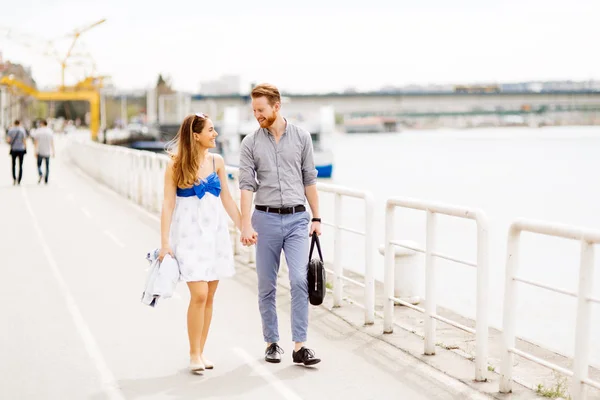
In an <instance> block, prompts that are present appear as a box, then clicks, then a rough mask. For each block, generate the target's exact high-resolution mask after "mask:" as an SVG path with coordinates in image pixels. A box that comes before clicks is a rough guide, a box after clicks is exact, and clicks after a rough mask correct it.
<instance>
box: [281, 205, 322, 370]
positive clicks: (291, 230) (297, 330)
mask: <svg viewBox="0 0 600 400" xmlns="http://www.w3.org/2000/svg"><path fill="white" fill-rule="evenodd" d="M309 219H310V216H309V214H308V212H304V213H299V214H292V215H291V216H289V217H288V218H287V220H286V224H285V231H286V236H285V239H284V242H283V251H284V253H285V259H286V261H287V264H288V268H289V270H290V284H291V287H292V340H293V341H294V351H293V352H292V360H293V361H294V363H296V364H304V365H307V366H309V365H315V364H318V363H320V362H321V360H320V359H318V358H317V357H315V353H314V351H312V350H310V349H308V348H306V347H305V346H304V343H305V342H306V331H307V330H308V277H307V274H308V251H309V240H308V239H309V238H308V223H309Z"/></svg>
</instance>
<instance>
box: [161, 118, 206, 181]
mask: <svg viewBox="0 0 600 400" xmlns="http://www.w3.org/2000/svg"><path fill="white" fill-rule="evenodd" d="M207 118H208V116H204V117H199V116H197V115H195V114H191V115H188V116H187V117H185V119H184V120H183V122H182V123H181V126H180V127H179V131H178V132H177V135H176V136H175V138H174V139H173V141H172V142H171V143H170V144H169V145H168V150H167V152H168V154H169V156H170V157H171V159H172V160H173V178H174V180H175V183H176V184H177V187H181V188H186V187H190V186H193V185H194V183H196V181H197V180H198V169H199V168H200V151H199V149H198V146H199V145H198V142H197V141H196V140H194V138H193V134H194V132H195V133H200V132H202V129H204V124H205V123H206V119H207Z"/></svg>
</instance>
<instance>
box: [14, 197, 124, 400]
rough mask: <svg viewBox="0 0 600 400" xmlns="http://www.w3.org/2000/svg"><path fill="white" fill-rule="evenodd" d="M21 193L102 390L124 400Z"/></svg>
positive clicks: (109, 395)
mask: <svg viewBox="0 0 600 400" xmlns="http://www.w3.org/2000/svg"><path fill="white" fill-rule="evenodd" d="M22 193H23V198H24V199H25V205H26V206H27V211H29V215H30V216H31V222H32V223H33V227H34V229H35V231H36V233H37V236H38V239H39V242H40V245H41V246H42V249H43V250H44V255H45V256H46V261H48V265H49V266H50V270H51V271H52V274H53V275H54V278H55V279H56V282H57V283H58V286H59V288H60V292H61V294H62V295H63V298H64V300H65V303H66V304H67V309H68V310H69V313H70V314H71V318H73V322H74V323H75V327H76V328H77V332H79V335H80V336H81V339H82V340H83V345H84V347H85V349H86V351H87V353H88V354H89V356H90V358H91V359H92V361H93V363H94V365H95V367H96V369H97V370H98V373H99V374H100V378H101V381H102V387H103V388H104V391H105V392H106V395H107V397H108V398H109V399H110V400H125V397H124V396H123V393H121V391H120V390H119V387H118V386H117V383H116V380H115V377H114V375H113V374H112V372H111V371H110V369H109V368H108V365H107V364H106V361H105V360H104V357H103V356H102V353H101V352H100V347H99V346H98V343H97V342H96V340H95V339H94V336H93V335H92V331H91V330H90V328H89V327H88V326H87V324H86V323H85V320H84V318H83V316H82V315H81V311H79V308H78V307H77V304H75V298H74V297H73V295H72V294H71V291H70V290H69V287H68V286H67V282H66V281H65V279H64V278H63V276H62V274H61V273H60V269H59V268H58V264H57V263H56V261H55V260H54V257H53V256H52V252H51V251H50V246H49V245H48V243H47V242H46V239H45V238H44V234H43V232H42V229H41V228H40V225H39V223H38V220H37V217H36V216H35V214H34V212H33V208H32V207H31V202H30V201H29V196H27V190H26V189H25V188H24V187H22Z"/></svg>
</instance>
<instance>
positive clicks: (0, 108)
mask: <svg viewBox="0 0 600 400" xmlns="http://www.w3.org/2000/svg"><path fill="white" fill-rule="evenodd" d="M5 90H6V89H4V88H3V87H0V131H4V129H5V128H6V127H7V125H8V124H7V123H6V91H5ZM5 133H6V132H5Z"/></svg>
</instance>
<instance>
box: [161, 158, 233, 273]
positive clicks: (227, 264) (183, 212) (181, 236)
mask: <svg viewBox="0 0 600 400" xmlns="http://www.w3.org/2000/svg"><path fill="white" fill-rule="evenodd" d="M213 163H214V160H213ZM225 184H227V183H225ZM220 193H221V182H220V180H219V177H218V175H217V174H216V172H213V173H212V174H211V175H209V176H208V177H206V178H205V179H203V180H201V181H200V182H199V183H198V184H197V185H194V186H193V187H192V188H187V189H181V188H177V200H176V205H175V210H174V212H173V218H172V222H171V232H170V239H171V241H170V243H171V249H172V250H173V253H174V255H175V259H176V260H177V262H178V264H179V270H180V273H181V280H183V281H186V282H195V281H206V282H210V281H216V280H220V279H223V278H227V277H231V276H233V275H234V274H235V267H234V259H233V248H232V246H231V239H230V236H229V226H228V218H229V217H228V215H227V213H226V212H225V209H224V208H223V204H222V203H221V198H220Z"/></svg>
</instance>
